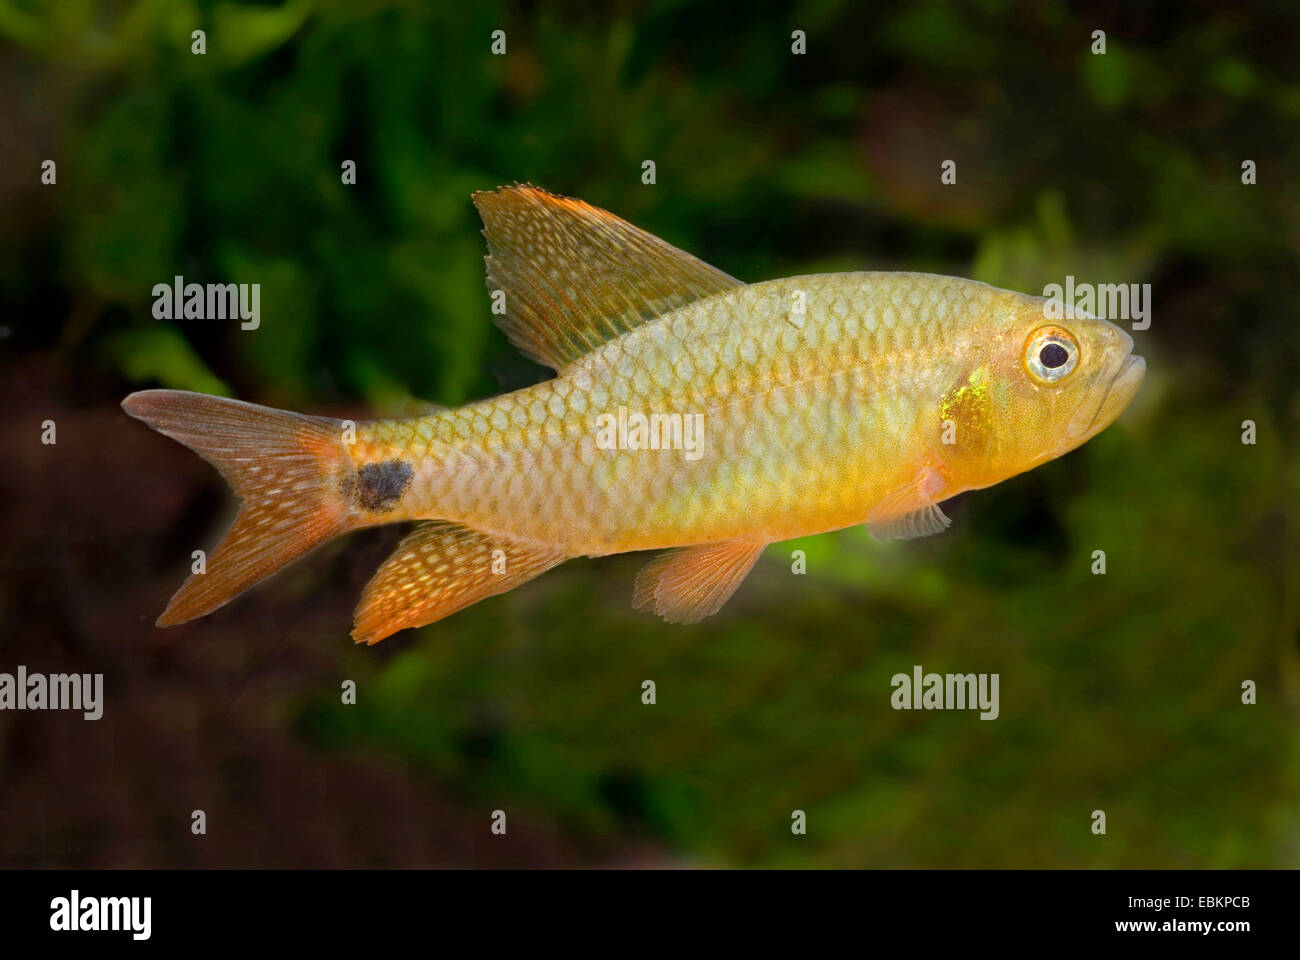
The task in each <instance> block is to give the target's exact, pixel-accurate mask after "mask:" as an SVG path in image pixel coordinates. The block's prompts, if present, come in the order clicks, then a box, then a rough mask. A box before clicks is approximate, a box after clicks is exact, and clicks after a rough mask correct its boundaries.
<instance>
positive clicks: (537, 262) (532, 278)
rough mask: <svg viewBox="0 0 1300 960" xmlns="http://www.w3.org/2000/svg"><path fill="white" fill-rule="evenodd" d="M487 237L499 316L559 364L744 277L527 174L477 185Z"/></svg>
mask: <svg viewBox="0 0 1300 960" xmlns="http://www.w3.org/2000/svg"><path fill="white" fill-rule="evenodd" d="M473 199H474V206H476V207H477V208H478V212H479V216H481V217H482V218H483V235H484V236H485V237H487V243H488V255H487V257H486V260H487V286H488V290H489V291H490V292H491V291H496V290H501V291H504V293H505V308H506V313H505V315H504V316H498V317H497V323H498V324H500V326H501V329H502V330H504V331H505V333H506V336H508V337H509V338H510V342H511V343H513V344H514V345H515V346H516V347H518V348H519V349H520V350H521V351H523V352H524V353H525V354H526V355H527V356H529V357H531V358H532V359H534V360H536V361H538V362H539V363H543V364H545V365H546V366H548V367H551V368H553V369H554V370H556V371H560V370H563V369H564V368H565V367H567V366H568V365H569V364H571V363H573V362H574V361H575V360H577V359H578V358H579V357H581V356H583V355H584V354H586V353H590V352H591V351H592V350H594V349H596V348H597V347H599V346H600V345H601V344H602V343H605V342H607V341H609V340H612V339H614V338H615V337H619V336H622V335H623V334H625V333H627V332H628V331H629V330H632V329H634V328H636V327H638V326H640V325H641V324H643V323H645V322H646V321H648V320H653V319H654V318H655V317H658V316H662V315H663V314H665V313H669V312H670V311H673V310H677V309H679V308H680V307H684V306H686V304H688V303H691V302H693V301H695V300H700V299H703V298H704V297H711V296H713V295H714V294H716V293H721V292H722V291H724V290H730V289H731V288H732V287H738V286H743V284H742V283H741V282H740V281H739V280H737V279H736V278H735V277H731V276H728V275H727V274H725V273H723V272H722V271H721V270H718V269H717V268H715V267H711V266H709V265H708V264H707V263H705V262H704V261H703V260H699V259H696V258H695V257H693V256H691V255H690V254H689V253H686V252H685V251H683V250H678V249H677V248H676V247H674V246H672V245H671V244H668V243H665V242H664V241H663V240H660V239H659V238H658V237H656V236H654V235H652V234H649V233H646V232H645V231H644V230H641V229H638V228H637V227H634V226H632V224H630V223H628V222H627V221H626V220H620V219H619V218H618V217H616V216H614V215H613V214H612V213H607V212H606V211H604V210H601V209H599V208H598V207H593V206H591V205H590V204H587V203H583V202H582V201H581V200H574V199H570V198H569V197H560V196H556V195H555V194H553V193H547V192H546V191H545V190H540V189H538V188H537V187H533V186H529V185H527V184H515V185H514V186H510V187H501V188H500V189H497V190H491V191H481V192H479V193H476V194H474V198H473Z"/></svg>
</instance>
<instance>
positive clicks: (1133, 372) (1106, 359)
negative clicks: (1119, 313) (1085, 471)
mask: <svg viewBox="0 0 1300 960" xmlns="http://www.w3.org/2000/svg"><path fill="white" fill-rule="evenodd" d="M1115 330H1116V332H1117V333H1119V334H1120V337H1118V338H1115V339H1114V340H1113V341H1112V342H1111V343H1110V344H1109V345H1108V346H1107V347H1106V348H1105V352H1104V353H1103V354H1102V357H1101V361H1100V362H1099V364H1098V369H1099V370H1100V371H1101V372H1100V373H1099V374H1098V375H1097V376H1096V383H1095V385H1094V386H1092V387H1091V388H1089V389H1088V390H1086V391H1085V392H1084V395H1083V399H1082V400H1080V401H1079V406H1078V408H1077V409H1076V410H1075V412H1074V416H1073V417H1071V418H1070V423H1069V425H1068V426H1067V427H1066V434H1067V436H1068V437H1069V438H1070V439H1071V440H1074V441H1079V440H1082V439H1083V438H1085V437H1088V436H1091V435H1092V434H1095V433H1099V432H1100V431H1102V430H1104V429H1105V428H1106V427H1108V426H1110V424H1111V423H1112V422H1114V420H1115V418H1116V417H1118V416H1119V415H1120V413H1121V412H1123V410H1124V408H1125V407H1127V406H1128V405H1129V401H1131V400H1132V399H1133V397H1134V395H1135V394H1136V393H1137V391H1138V387H1140V386H1141V385H1142V380H1143V378H1144V377H1145V376H1146V370H1147V365H1146V361H1145V360H1143V359H1142V358H1141V357H1139V356H1137V355H1136V354H1134V353H1133V338H1132V337H1130V336H1129V335H1128V334H1127V333H1125V332H1124V331H1123V330H1119V329H1118V328H1115Z"/></svg>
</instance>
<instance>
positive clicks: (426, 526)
mask: <svg viewBox="0 0 1300 960" xmlns="http://www.w3.org/2000/svg"><path fill="white" fill-rule="evenodd" d="M566 559H567V557H566V556H565V554H563V553H561V552H559V551H555V550H548V549H546V548H541V547H537V546H534V545H531V544H522V543H517V542H515V541H511V540H505V539H502V538H499V537H495V536H492V535H491V534H487V533H481V532H479V531H478V530H472V529H470V528H469V527H464V526H461V525H459V524H455V523H447V522H445V521H442V520H430V521H428V522H425V523H422V524H420V525H419V526H418V527H416V528H415V530H414V531H412V532H411V533H410V534H409V535H408V536H407V537H406V538H405V539H403V540H402V542H401V543H399V544H398V545H397V549H396V550H394V551H393V554H392V556H390V557H389V558H388V559H387V560H385V561H384V562H383V564H382V565H381V566H380V568H379V569H378V570H377V571H375V575H374V576H373V577H371V578H370V582H369V583H367V584H366V587H365V589H364V590H363V591H362V592H361V602H360V603H359V604H358V605H357V612H356V618H355V623H354V626H353V629H352V639H353V640H355V641H356V642H357V643H368V644H374V643H378V642H379V641H380V640H383V639H384V638H385V637H388V636H391V635H392V634H394V633H396V632H397V631H398V630H404V629H406V628H407V627H422V626H424V625H426V624H429V623H433V622H434V621H435V620H441V619H442V618H443V617H447V616H450V615H451V614H453V613H455V612H456V611H458V610H463V609H464V608H465V607H468V606H469V605H470V604H473V603H477V602H478V601H479V600H482V599H484V598H486V597H491V596H495V595H496V594H498V593H505V592H506V591H507V590H513V589H514V588H515V587H517V586H519V585H520V584H522V583H526V582H527V581H529V580H531V579H533V578H534V577H536V576H538V575H539V574H541V573H544V572H546V571H547V570H549V569H550V568H551V567H553V566H555V565H556V564H559V563H562V562H563V561H564V560H566Z"/></svg>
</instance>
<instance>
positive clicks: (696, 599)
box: [632, 540, 767, 623]
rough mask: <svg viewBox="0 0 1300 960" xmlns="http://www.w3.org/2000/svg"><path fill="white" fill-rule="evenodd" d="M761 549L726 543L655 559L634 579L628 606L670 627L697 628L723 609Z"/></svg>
mask: <svg viewBox="0 0 1300 960" xmlns="http://www.w3.org/2000/svg"><path fill="white" fill-rule="evenodd" d="M765 546H767V544H766V543H759V542H756V541H753V540H730V541H727V542H726V543H706V544H701V545H700V546H696V547H682V548H680V549H676V550H669V551H668V552H667V553H663V554H660V555H659V556H658V557H656V558H655V559H654V560H652V561H650V563H649V564H648V565H647V566H645V567H644V568H642V570H641V572H640V573H639V574H637V578H636V589H635V590H634V592H633V594H632V606H633V607H634V608H636V609H637V610H644V611H647V612H653V613H657V614H658V615H659V616H661V617H663V618H664V619H665V620H667V621H668V622H669V623H697V622H698V621H700V620H703V619H704V618H705V617H708V616H712V615H713V614H715V613H717V612H718V611H719V610H721V609H722V605H723V604H724V603H726V602H727V600H728V598H730V597H731V595H732V594H733V593H735V592H736V588H737V587H739V586H740V583H741V581H742V580H744V579H745V577H746V575H748V573H749V571H750V570H751V569H752V568H753V566H754V563H755V561H757V560H758V556H759V554H761V553H762V552H763V548H764V547H765Z"/></svg>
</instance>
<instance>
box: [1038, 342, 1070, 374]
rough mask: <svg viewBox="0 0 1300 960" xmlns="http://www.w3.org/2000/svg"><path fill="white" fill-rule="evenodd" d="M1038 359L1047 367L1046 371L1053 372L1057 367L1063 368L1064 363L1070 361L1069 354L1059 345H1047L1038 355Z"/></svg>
mask: <svg viewBox="0 0 1300 960" xmlns="http://www.w3.org/2000/svg"><path fill="white" fill-rule="evenodd" d="M1038 359H1039V360H1041V361H1042V362H1043V366H1045V367H1047V369H1049V370H1055V369H1056V368H1057V367H1063V366H1065V361H1067V360H1069V359H1070V354H1069V353H1067V352H1066V349H1065V347H1063V346H1061V345H1060V344H1059V343H1049V344H1048V345H1047V346H1045V347H1043V349H1042V352H1041V353H1039V354H1038Z"/></svg>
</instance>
